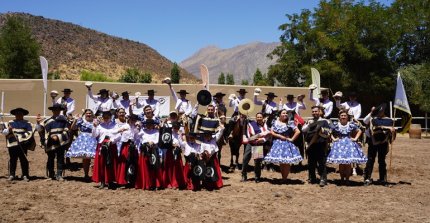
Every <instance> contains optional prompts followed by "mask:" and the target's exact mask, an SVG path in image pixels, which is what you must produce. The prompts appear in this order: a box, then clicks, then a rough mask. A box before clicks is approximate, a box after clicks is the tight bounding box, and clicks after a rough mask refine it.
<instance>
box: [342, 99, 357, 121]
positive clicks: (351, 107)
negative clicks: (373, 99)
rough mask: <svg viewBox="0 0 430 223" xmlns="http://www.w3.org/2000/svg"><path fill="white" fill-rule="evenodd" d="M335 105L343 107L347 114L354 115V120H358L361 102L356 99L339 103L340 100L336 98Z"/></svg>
mask: <svg viewBox="0 0 430 223" xmlns="http://www.w3.org/2000/svg"><path fill="white" fill-rule="evenodd" d="M336 107H337V108H339V109H340V108H341V107H344V108H345V109H347V110H348V115H352V116H354V119H355V120H358V119H359V118H360V116H361V104H360V103H358V102H357V101H346V102H344V103H342V104H341V103H340V100H336Z"/></svg>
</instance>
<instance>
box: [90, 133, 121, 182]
mask: <svg viewBox="0 0 430 223" xmlns="http://www.w3.org/2000/svg"><path fill="white" fill-rule="evenodd" d="M104 142H108V140H104V141H103V143H104ZM101 145H102V143H98V144H97V149H96V157H95V158H94V168H93V176H92V179H93V181H94V182H96V183H99V182H104V183H106V184H108V183H112V182H114V181H115V180H116V166H117V156H118V152H117V149H116V144H115V143H111V145H110V147H109V149H108V152H109V153H110V156H111V159H112V160H111V165H110V166H106V157H104V156H103V155H102V154H101V153H100V147H101Z"/></svg>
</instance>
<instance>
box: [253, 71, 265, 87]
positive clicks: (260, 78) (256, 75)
mask: <svg viewBox="0 0 430 223" xmlns="http://www.w3.org/2000/svg"><path fill="white" fill-rule="evenodd" d="M263 81H264V77H263V74H262V73H261V71H260V69H258V68H257V70H256V71H255V73H254V77H253V83H254V85H259V83H261V82H263Z"/></svg>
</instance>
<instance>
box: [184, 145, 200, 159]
mask: <svg viewBox="0 0 430 223" xmlns="http://www.w3.org/2000/svg"><path fill="white" fill-rule="evenodd" d="M183 148H184V149H183V151H184V156H189V155H190V154H191V153H195V154H201V153H203V149H202V147H201V146H200V144H199V143H197V142H187V143H185V144H184V147H183Z"/></svg>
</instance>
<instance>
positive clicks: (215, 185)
mask: <svg viewBox="0 0 430 223" xmlns="http://www.w3.org/2000/svg"><path fill="white" fill-rule="evenodd" d="M213 156H214V158H213V159H214V160H213V162H214V169H215V171H216V172H217V174H218V180H217V181H215V182H210V181H207V180H205V181H203V187H204V188H206V189H207V190H217V189H220V188H221V187H222V186H223V182H222V175H221V168H220V165H219V161H218V154H216V153H215V154H214V155H213Z"/></svg>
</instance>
